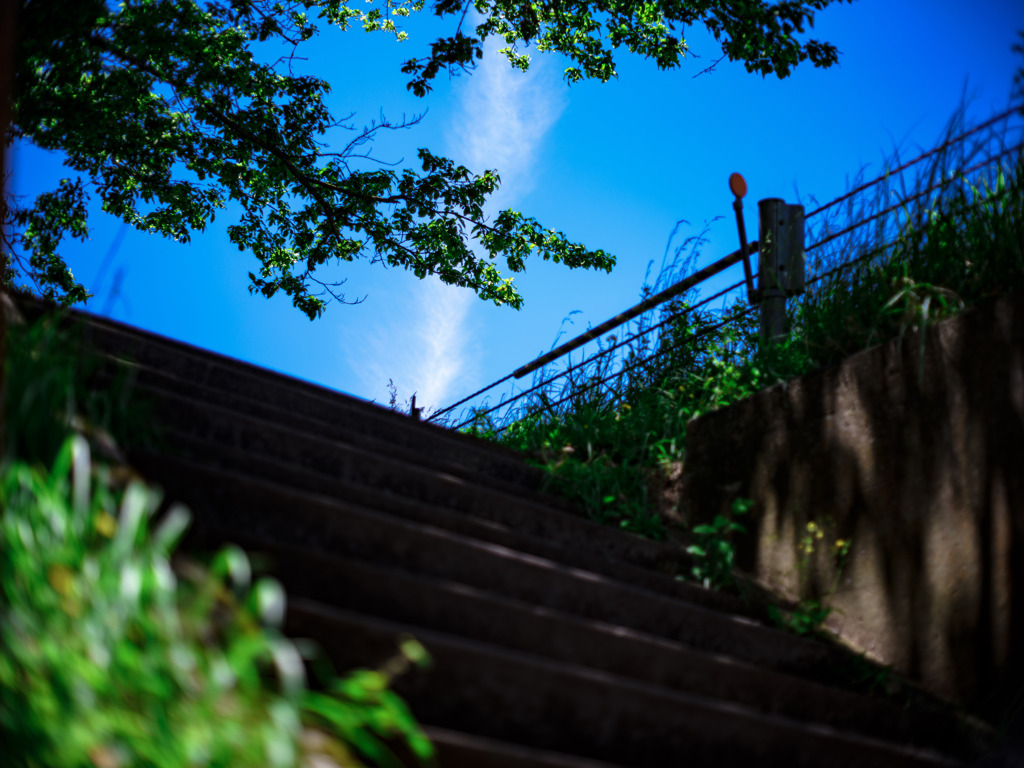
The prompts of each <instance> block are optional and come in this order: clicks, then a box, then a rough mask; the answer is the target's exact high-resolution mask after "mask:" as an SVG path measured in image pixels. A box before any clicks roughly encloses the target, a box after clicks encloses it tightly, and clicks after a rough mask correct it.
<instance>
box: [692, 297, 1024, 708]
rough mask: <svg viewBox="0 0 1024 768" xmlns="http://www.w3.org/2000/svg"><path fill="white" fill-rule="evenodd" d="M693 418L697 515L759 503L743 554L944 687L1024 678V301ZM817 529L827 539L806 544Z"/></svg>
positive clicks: (994, 689)
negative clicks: (839, 542)
mask: <svg viewBox="0 0 1024 768" xmlns="http://www.w3.org/2000/svg"><path fill="white" fill-rule="evenodd" d="M919 345H920V336H919V335H917V334H912V333H911V334H907V336H906V337H904V339H903V340H902V343H900V342H897V341H893V342H891V343H888V344H884V345H882V346H879V347H876V348H874V349H870V350H867V351H865V352H863V353H861V354H858V355H855V356H853V357H851V358H849V359H847V360H846V361H844V362H843V363H841V364H839V365H837V366H834V367H832V368H829V369H827V370H823V371H818V372H815V373H813V374H809V375H807V376H805V377H803V378H801V379H798V380H795V381H792V382H789V383H787V384H784V385H779V386H776V387H773V388H771V389H768V390H765V391H763V392H760V393H758V394H757V395H755V396H753V397H751V398H749V399H748V400H746V401H744V402H741V403H739V404H737V405H734V406H732V407H730V408H725V409H722V410H720V411H717V412H714V413H710V414H707V415H705V416H702V417H700V418H699V419H696V420H694V421H693V422H691V423H690V424H689V426H688V436H687V457H686V464H685V469H684V472H683V478H682V490H681V499H680V502H681V505H682V510H683V514H684V515H685V516H686V517H687V518H688V519H689V522H691V523H693V522H700V521H703V520H706V519H707V518H709V517H711V516H712V515H713V514H714V513H715V512H717V511H719V510H721V509H723V508H727V507H728V504H729V501H730V500H731V499H732V498H735V497H736V496H744V497H748V498H752V499H753V500H754V501H755V509H754V512H753V513H752V515H751V519H750V520H749V521H748V522H749V523H750V525H749V526H748V527H749V529H750V535H749V536H747V537H743V538H741V539H740V540H738V541H737V544H738V557H739V562H740V566H741V567H742V568H744V569H749V570H751V571H752V572H753V573H755V574H756V575H757V577H758V579H759V580H760V581H761V582H762V583H764V584H766V585H767V586H770V587H772V588H773V589H775V590H777V591H780V592H781V593H783V594H784V595H786V596H787V597H789V598H791V599H798V598H807V597H817V596H820V595H823V594H826V593H827V592H828V591H829V589H830V587H831V586H832V584H833V578H834V576H835V562H834V558H833V557H832V554H833V552H832V551H831V546H832V545H833V544H834V542H835V540H836V539H845V540H849V541H851V542H852V546H851V549H850V552H849V556H848V559H847V562H846V565H845V567H844V569H843V571H842V574H841V578H840V579H839V582H838V589H837V591H836V592H835V594H834V596H833V597H832V598H831V601H830V603H829V604H830V605H831V606H832V607H833V609H834V610H833V612H832V615H831V616H830V617H829V619H828V621H827V623H826V626H827V627H828V628H829V629H831V630H833V631H835V632H837V633H839V634H841V635H842V636H843V637H844V638H845V639H847V640H848V641H850V642H851V643H852V644H854V645H855V646H857V647H859V648H861V649H863V650H866V651H867V652H868V654H869V655H870V656H871V657H873V658H875V659H877V660H880V661H882V662H884V663H888V664H892V665H894V667H895V668H896V669H897V670H899V671H900V672H902V673H904V674H906V675H908V676H910V677H911V678H913V679H916V680H918V681H920V682H922V683H923V684H924V685H925V686H926V687H927V688H929V689H931V690H932V691H933V692H935V693H937V694H939V695H942V696H945V697H947V698H953V699H957V700H960V701H962V702H964V703H967V704H968V705H970V706H972V708H976V709H980V710H990V709H991V705H992V703H993V701H994V697H1005V696H1006V695H1007V694H1012V692H1013V691H1014V690H1016V691H1018V692H1019V691H1021V690H1024V674H1022V672H1024V664H1022V660H1024V296H1020V295H1018V296H1016V297H1011V298H1008V299H1000V300H998V301H995V302H992V303H990V304H988V305H985V306H983V307H979V308H977V309H975V310H972V311H970V312H967V313H965V314H963V315H960V316H959V317H955V318H951V319H949V320H947V321H944V322H942V323H940V324H937V325H935V326H933V327H932V328H930V329H928V331H927V332H926V334H925V345H924V354H923V359H922V356H920V355H919ZM809 522H814V523H816V524H817V525H818V526H819V527H821V528H823V530H824V534H825V535H824V537H823V538H821V539H817V538H816V537H812V540H813V543H814V551H813V553H812V554H810V555H809V556H805V555H803V554H801V553H800V551H799V546H800V543H801V541H803V540H805V538H806V537H807V535H808V530H807V524H808V523H809Z"/></svg>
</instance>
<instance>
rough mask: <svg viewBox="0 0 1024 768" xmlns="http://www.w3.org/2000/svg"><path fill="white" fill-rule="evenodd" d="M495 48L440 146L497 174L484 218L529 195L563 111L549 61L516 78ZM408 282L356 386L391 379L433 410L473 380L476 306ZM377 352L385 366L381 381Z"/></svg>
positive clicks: (435, 284) (460, 89)
mask: <svg viewBox="0 0 1024 768" xmlns="http://www.w3.org/2000/svg"><path fill="white" fill-rule="evenodd" d="M497 48H498V46H497V45H491V44H488V46H487V49H486V50H485V54H484V57H483V59H482V60H481V61H480V63H479V65H478V67H477V69H476V70H475V71H474V72H473V73H472V74H471V75H470V76H469V77H465V78H462V79H461V80H460V81H459V82H458V83H457V84H456V85H457V87H456V88H455V89H454V90H455V91H456V92H457V93H458V97H457V98H458V102H457V107H456V109H455V110H454V111H453V114H452V117H451V118H450V123H449V128H448V131H447V135H448V136H449V137H450V139H449V140H448V141H447V142H446V146H445V147H444V151H445V153H446V154H447V155H448V156H449V157H451V158H452V159H453V160H455V161H456V162H458V163H461V164H463V165H465V166H466V167H468V168H469V169H470V170H471V171H473V172H474V173H481V172H483V171H484V170H487V169H496V170H497V171H498V172H499V174H500V176H501V186H500V188H499V190H498V192H497V193H496V194H495V195H494V196H493V197H492V199H491V204H490V209H489V213H490V214H491V215H493V214H495V213H497V211H499V210H501V209H502V208H507V207H510V206H514V205H516V203H517V202H518V201H519V200H521V199H522V197H523V196H524V195H526V194H528V193H529V191H530V190H531V189H532V187H533V182H534V178H535V167H536V163H537V159H538V154H539V152H540V150H541V147H542V143H543V140H544V136H545V134H546V133H547V131H548V130H549V129H550V128H551V126H552V125H553V124H554V123H555V121H556V120H558V117H559V116H560V115H561V113H562V109H563V108H564V101H563V97H562V95H561V94H562V92H561V88H560V87H559V78H558V75H557V74H556V73H555V72H554V71H553V70H552V69H551V67H550V65H549V62H543V61H535V62H534V63H533V65H532V66H531V68H530V70H529V71H528V72H527V73H522V72H519V71H517V70H513V69H512V68H511V66H510V65H509V63H508V61H507V60H506V59H505V57H504V56H502V55H501V54H499V53H498V52H497ZM392 277H394V275H392ZM403 282H404V281H403ZM415 283H416V284H415V285H412V286H410V287H409V289H408V290H409V292H410V293H409V295H410V297H411V298H410V301H409V302H408V308H407V309H405V310H403V311H400V313H399V314H400V322H395V323H394V325H393V326H390V327H387V328H380V329H379V331H380V332H379V333H377V334H375V338H373V339H366V341H367V346H370V345H372V346H373V347H375V348H376V350H377V354H375V355H371V356H370V359H371V360H372V362H371V363H369V364H367V363H365V362H363V363H362V364H361V365H362V366H363V370H364V372H365V373H364V380H365V383H366V384H367V386H368V388H371V389H372V391H374V392H377V391H379V390H380V388H381V386H382V383H383V382H386V381H387V379H388V377H391V378H392V379H394V382H395V384H396V386H397V387H398V390H399V395H400V397H401V399H402V400H403V401H404V400H405V399H406V398H407V397H408V396H409V395H411V394H412V393H413V392H416V400H417V404H418V405H426V406H433V407H441V406H443V405H446V404H447V403H448V401H449V400H451V399H453V398H455V397H458V396H460V395H463V394H468V390H469V389H470V388H471V387H473V385H474V384H475V383H477V382H478V379H479V375H478V366H477V365H476V363H477V360H478V352H479V349H480V347H481V343H480V341H481V340H480V339H477V338H474V336H473V331H472V329H473V322H472V319H473V314H474V309H475V308H476V306H477V305H478V304H479V303H480V302H479V300H478V299H477V298H476V296H475V294H473V293H472V292H471V291H469V290H467V289H465V288H454V287H452V286H448V285H445V284H443V283H442V282H441V281H440V280H438V279H437V278H428V279H427V280H424V281H415ZM384 351H386V352H387V354H386V357H387V364H388V365H390V366H392V368H391V371H392V372H391V373H388V374H387V375H386V376H385V375H384V371H383V370H382V361H381V353H382V352H384ZM370 376H372V377H374V378H372V379H370V378H369V377H370ZM381 377H383V378H381ZM378 399H381V398H380V396H378Z"/></svg>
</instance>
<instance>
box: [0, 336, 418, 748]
mask: <svg viewBox="0 0 1024 768" xmlns="http://www.w3.org/2000/svg"><path fill="white" fill-rule="evenodd" d="M8 350H9V357H8V359H7V381H6V392H5V400H4V405H5V419H6V433H7V434H6V440H5V444H4V448H5V451H4V456H3V461H2V463H0V508H2V513H0V765H3V766H5V768H6V766H12V767H13V766H24V767H25V768H78V767H79V766H82V767H83V768H84V767H85V766H97V767H98V768H121V767H122V766H124V767H125V768H127V766H132V767H135V766H154V767H159V768H165V767H166V768H179V767H181V768H184V767H185V766H252V765H260V766H268V767H271V766H298V765H311V764H312V763H311V762H310V761H312V760H314V758H321V759H328V760H330V761H332V762H333V763H334V764H335V765H338V766H363V765H375V766H381V767H382V768H398V766H401V765H404V763H403V762H401V761H400V760H399V758H398V757H397V756H396V753H395V750H399V751H400V752H402V753H405V754H407V755H411V756H413V758H414V759H416V760H417V761H418V762H420V763H421V764H423V765H429V764H431V763H432V762H433V746H432V745H431V743H430V741H429V740H428V739H427V738H426V736H425V735H424V734H423V732H422V730H421V729H420V728H419V726H418V725H417V724H416V721H415V719H414V718H413V716H412V714H411V713H410V711H409V709H408V707H407V706H406V705H405V703H404V702H403V701H402V700H401V698H399V697H398V696H397V695H396V694H395V693H394V692H393V691H391V690H389V687H388V686H389V684H390V682H391V680H392V679H393V678H394V677H395V676H397V675H400V674H402V673H403V672H405V670H406V669H407V668H409V667H410V666H413V665H417V666H423V665H426V664H428V663H429V657H428V656H427V654H426V651H425V650H424V649H423V648H422V647H421V646H420V645H419V644H418V643H417V642H416V641H415V640H414V639H412V638H404V639H403V640H402V643H401V646H400V648H399V655H398V656H396V657H395V658H394V659H393V660H392V661H391V662H389V663H388V664H387V665H385V667H384V668H383V669H381V670H366V669H363V670H356V671H354V672H351V673H350V674H348V675H347V676H344V677H342V678H337V677H336V676H335V675H334V673H333V670H332V669H330V665H329V663H328V662H327V661H326V659H324V658H323V657H322V656H321V655H320V654H319V653H318V652H317V651H316V650H315V648H314V647H313V646H311V645H309V644H308V643H305V644H304V643H296V642H292V641H291V640H289V639H287V638H285V637H284V636H283V634H282V632H281V625H282V621H283V618H284V615H285V594H284V591H283V590H282V588H281V586H280V585H279V584H278V583H277V582H276V581H274V580H273V579H269V578H263V579H259V580H255V581H254V580H253V576H252V568H251V565H250V563H249V559H248V557H247V556H246V554H245V553H244V552H243V551H241V550H240V549H238V548H237V547H227V548H224V549H222V550H221V551H219V552H217V553H216V554H215V555H213V556H212V558H209V559H208V561H207V560H206V559H204V560H200V559H196V558H193V557H191V556H185V555H183V554H181V553H176V552H175V548H176V545H177V544H178V543H179V541H180V539H181V537H182V534H183V533H184V531H185V530H186V528H187V526H188V522H189V513H188V512H187V511H186V510H185V509H184V508H183V507H181V506H180V505H173V504H172V505H169V506H168V505H161V498H160V494H159V493H158V492H157V491H155V490H153V489H151V488H149V487H148V486H147V485H146V484H145V483H143V482H142V481H140V480H138V479H137V478H136V479H127V480H126V478H132V477H134V474H133V473H131V472H126V471H125V467H123V466H120V465H119V464H117V456H118V454H119V453H120V451H119V448H118V444H117V441H116V440H115V438H114V437H113V434H117V435H118V437H119V438H122V436H124V437H126V438H127V439H131V438H132V436H133V435H135V434H136V433H133V432H132V429H133V428H134V425H135V424H136V423H138V422H137V417H138V416H139V413H140V412H139V411H138V410H136V407H135V405H133V404H132V402H134V401H132V400H131V399H130V398H129V397H128V388H127V387H126V386H125V384H126V381H125V380H124V379H118V378H117V377H115V378H114V379H109V378H107V379H102V378H101V380H102V381H105V382H107V383H111V382H112V384H111V386H108V387H106V388H102V389H96V388H95V387H94V386H92V387H91V386H90V382H91V383H92V384H95V383H96V380H95V379H93V378H92V377H95V376H97V375H100V374H101V371H100V368H102V367H103V366H101V365H100V362H99V360H98V359H97V358H93V357H90V356H89V355H88V354H86V352H85V351H84V350H83V348H82V346H81V342H80V339H77V338H75V337H74V336H72V335H68V334H67V333H65V332H63V331H61V330H60V324H59V322H58V321H57V319H56V318H52V317H51V318H46V319H44V320H42V321H40V322H38V323H35V324H28V325H20V326H18V325H16V326H14V328H13V329H12V330H11V333H10V335H9V337H8ZM87 438H88V439H87ZM122 439H123V438H122ZM90 444H93V445H95V446H97V448H98V449H100V450H102V451H105V452H106V453H107V454H109V456H112V457H113V459H112V460H111V459H110V458H109V457H108V460H107V461H94V460H93V450H92V449H91V448H90ZM307 665H308V666H311V667H313V668H314V669H318V670H322V669H326V670H327V673H326V674H325V675H323V676H322V677H323V679H322V680H320V681H319V682H320V683H321V685H320V686H319V689H311V688H310V686H309V685H308V684H307V683H308V681H307V673H306V668H307ZM314 688H315V686H314ZM319 764H320V765H322V764H323V763H319Z"/></svg>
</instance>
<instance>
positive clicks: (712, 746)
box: [286, 598, 962, 768]
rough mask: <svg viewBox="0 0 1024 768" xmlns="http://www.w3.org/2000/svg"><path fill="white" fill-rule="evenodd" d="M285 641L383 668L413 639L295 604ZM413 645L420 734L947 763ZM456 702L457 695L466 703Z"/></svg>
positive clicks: (722, 707) (698, 755)
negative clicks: (437, 730)
mask: <svg viewBox="0 0 1024 768" xmlns="http://www.w3.org/2000/svg"><path fill="white" fill-rule="evenodd" d="M286 630H287V632H288V634H289V635H291V636H294V637H307V638H312V639H314V640H316V641H317V642H318V643H319V644H320V645H321V646H322V647H323V649H324V650H325V651H326V653H327V655H328V656H329V657H330V658H331V659H332V661H333V662H334V663H335V664H336V665H338V666H339V667H340V668H348V667H351V666H352V665H354V664H360V665H365V664H366V663H367V659H370V660H371V664H373V663H377V664H379V663H383V661H384V660H385V659H386V658H387V656H388V654H389V653H393V648H394V647H395V642H396V640H397V638H399V637H400V636H402V635H403V634H405V633H407V631H408V627H406V626H404V625H401V624H398V623H395V622H389V621H385V620H381V619H377V618H374V617H370V616H366V615H364V614H357V613H352V612H348V611H342V610H339V609H336V608H329V607H327V606H324V605H322V604H320V603H317V602H315V601H310V600H306V599H302V598H297V599H294V600H292V601H291V604H290V607H289V610H288V617H287V621H286ZM414 636H415V637H416V638H417V640H419V641H420V642H421V643H422V644H423V646H424V647H425V648H426V650H427V651H428V653H430V655H431V657H432V660H433V663H432V666H431V668H430V669H429V670H428V671H426V672H422V671H415V672H412V673H410V674H409V675H408V676H405V677H403V678H400V679H399V680H398V681H397V682H396V690H397V691H398V692H399V693H400V694H401V695H403V696H404V697H405V698H406V699H407V701H408V702H409V703H410V705H411V707H412V710H413V713H414V714H415V715H416V716H417V718H418V719H419V720H420V722H422V723H425V724H427V725H428V726H436V727H441V728H448V729H452V730H457V731H464V732H468V733H472V734H476V735H479V736H481V737H483V738H487V739H496V740H499V741H514V742H515V743H517V744H520V745H523V746H525V747H529V748H534V749H543V750H551V751H555V752H564V753H567V754H574V755H578V756H580V757H582V758H587V759H592V760H604V761H610V762H612V763H615V764H620V765H622V766H630V767H631V768H647V767H648V766H650V767H651V768H654V767H655V766H658V767H660V766H667V765H687V766H694V767H695V768H701V767H702V766H709V767H710V766H716V767H717V766H722V765H757V766H766V767H772V766H779V767H780V768H781V767H782V766H786V768H800V767H802V766H807V767H808V768H810V766H814V767H815V768H820V766H831V767H834V768H854V767H856V768H869V767H870V768H890V767H891V768H897V766H898V767H899V768H918V767H919V768H925V767H926V766H927V767H928V768H938V767H939V766H955V765H961V764H962V763H958V762H956V761H953V760H950V759H948V758H945V757H943V756H941V755H939V754H938V753H936V752H934V751H931V750H925V749H919V748H913V747H906V746H902V745H899V744H894V743H892V742H886V741H882V740H879V739H874V738H871V737H866V736H862V735H859V734H854V733H850V732H848V731H844V730H840V729H836V728H831V727H828V726H824V725H820V724H808V723H805V722H799V721H795V720H791V719H789V718H785V717H780V716H777V715H766V714H762V713H758V712H755V711H753V710H751V709H749V708H747V707H744V706H741V705H737V704H733V703H729V702H721V701H716V700H713V699H708V698H706V697H702V696H696V695H693V694H688V693H683V692H679V691H672V690H670V689H668V688H666V687H663V686H658V685H653V684H651V683H647V682H643V681H638V680H632V679H628V678H624V677H621V676H619V675H615V674H611V673H608V672H602V671H599V670H595V669H590V668H587V667H583V666H581V665H579V664H575V663H567V662H562V661H551V660H548V659H544V658H540V657H537V656H534V655H532V654H527V653H522V652H519V651H513V650H509V649H506V648H500V647H498V646H495V645H491V644H487V643H481V642H479V641H475V640H469V639H465V638H460V637H456V636H453V635H449V634H445V633H441V632H436V631H433V630H426V629H418V630H417V631H416V632H415V633H414ZM456 692H457V693H456Z"/></svg>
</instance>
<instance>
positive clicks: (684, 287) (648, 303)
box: [512, 240, 758, 379]
mask: <svg viewBox="0 0 1024 768" xmlns="http://www.w3.org/2000/svg"><path fill="white" fill-rule="evenodd" d="M748 249H749V251H750V252H751V253H753V252H754V251H756V250H757V249H758V244H757V241H756V240H755V241H754V242H752V243H750V245H749V246H748ZM743 255H744V254H743V252H742V250H740V251H733V252H732V253H730V254H729V255H728V256H723V257H722V258H721V259H719V260H718V261H716V262H715V263H714V264H709V265H708V266H706V267H704V269H702V270H700V271H698V272H694V273H693V274H692V275H690V276H689V277H686V278H684V279H682V280H680V281H679V282H678V283H676V284H675V285H671V286H669V287H668V288H666V289H665V290H663V291H661V292H659V293H656V294H654V295H653V296H650V297H648V298H646V299H644V300H643V301H641V302H640V303H639V304H637V305H636V306H635V307H633V308H631V309H627V310H626V311H625V312H620V313H619V314H617V315H616V316H615V317H613V318H611V319H610V320H606V321H605V322H603V323H601V324H600V325H599V326H597V327H596V328H591V329H590V330H589V331H587V332H586V333H583V334H580V335H579V336H577V337H576V338H575V339H573V340H572V341H567V342H566V343H565V344H563V345H561V346H560V347H556V348H555V349H553V350H551V351H550V352H548V353H547V354H545V355H541V356H540V357H538V358H537V359H536V360H534V361H533V362H532V363H527V364H526V365H524V366H522V367H521V368H517V369H516V370H515V371H514V372H513V374H512V375H513V376H515V377H516V378H517V379H521V378H523V376H526V375H527V374H529V373H533V372H534V371H536V370H537V369H538V368H543V367H544V366H545V365H547V364H548V363H550V362H552V361H553V360H557V359H558V358H560V357H561V356H562V355H566V354H568V353H569V352H572V351H573V350H575V349H579V348H580V347H582V346H583V345H584V344H586V343H587V342H588V341H593V340H594V339H596V338H597V337H598V336H603V335H604V334H605V333H607V332H608V331H610V330H612V329H613V328H618V327H619V326H620V325H622V324H623V323H626V322H629V321H630V320H632V319H633V318H634V317H636V316H637V315H642V314H643V313H644V312H646V311H647V310H649V309H652V308H653V307H656V306H658V305H659V304H662V303H664V302H666V301H668V300H669V299H671V298H673V297H674V296H678V295H679V294H681V293H685V292H686V291H688V290H690V289H691V288H693V287H694V286H695V285H697V284H698V283H702V282H704V281H705V280H707V279H708V278H709V277H713V276H714V275H717V274H718V273H719V272H724V271H725V270H727V269H728V268H729V267H731V266H732V265H733V264H735V263H737V262H739V261H742V260H743Z"/></svg>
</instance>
